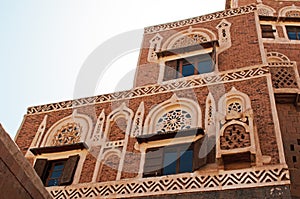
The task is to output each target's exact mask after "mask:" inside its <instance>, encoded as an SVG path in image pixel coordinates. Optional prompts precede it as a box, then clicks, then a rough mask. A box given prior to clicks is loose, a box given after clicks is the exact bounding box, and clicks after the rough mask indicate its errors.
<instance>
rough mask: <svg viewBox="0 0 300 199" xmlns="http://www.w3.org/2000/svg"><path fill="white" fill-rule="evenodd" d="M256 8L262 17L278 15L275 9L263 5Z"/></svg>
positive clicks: (260, 4)
mask: <svg viewBox="0 0 300 199" xmlns="http://www.w3.org/2000/svg"><path fill="white" fill-rule="evenodd" d="M256 7H257V13H258V15H260V16H274V13H276V10H275V9H274V8H272V7H270V6H267V5H265V4H262V3H259V4H258V5H256Z"/></svg>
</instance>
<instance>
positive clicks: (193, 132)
mask: <svg viewBox="0 0 300 199" xmlns="http://www.w3.org/2000/svg"><path fill="white" fill-rule="evenodd" d="M197 135H204V130H203V129H202V128H193V129H185V130H181V131H169V132H158V133H153V134H148V135H141V136H138V137H136V139H137V141H138V143H139V144H141V143H143V142H149V141H156V140H163V139H170V138H175V137H178V138H179V137H187V136H197Z"/></svg>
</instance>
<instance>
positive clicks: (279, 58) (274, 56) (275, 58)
mask: <svg viewBox="0 0 300 199" xmlns="http://www.w3.org/2000/svg"><path fill="white" fill-rule="evenodd" d="M267 60H268V62H290V59H289V58H288V56H286V55H284V54H282V53H279V52H267Z"/></svg>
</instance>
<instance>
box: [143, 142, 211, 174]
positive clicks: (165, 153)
mask: <svg viewBox="0 0 300 199" xmlns="http://www.w3.org/2000/svg"><path fill="white" fill-rule="evenodd" d="M203 140H204V137H202V138H201V139H199V140H197V141H196V142H194V143H192V144H190V145H187V144H179V145H172V146H164V147H158V148H151V149H148V150H147V151H146V159H145V165H144V175H143V176H144V177H152V176H162V175H172V174H177V173H186V172H193V171H195V170H197V169H199V168H200V167H202V166H204V165H205V164H207V163H213V162H215V148H214V149H213V150H211V151H210V152H209V153H208V155H207V156H205V157H199V152H200V148H201V146H202V143H203ZM205 152H206V151H205ZM205 155H206V154H205Z"/></svg>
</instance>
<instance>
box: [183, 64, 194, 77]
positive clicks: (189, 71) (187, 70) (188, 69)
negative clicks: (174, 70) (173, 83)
mask: <svg viewBox="0 0 300 199" xmlns="http://www.w3.org/2000/svg"><path fill="white" fill-rule="evenodd" d="M194 71H195V68H194V66H193V65H192V64H189V65H184V66H183V67H182V76H183V77H186V76H191V75H194Z"/></svg>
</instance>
